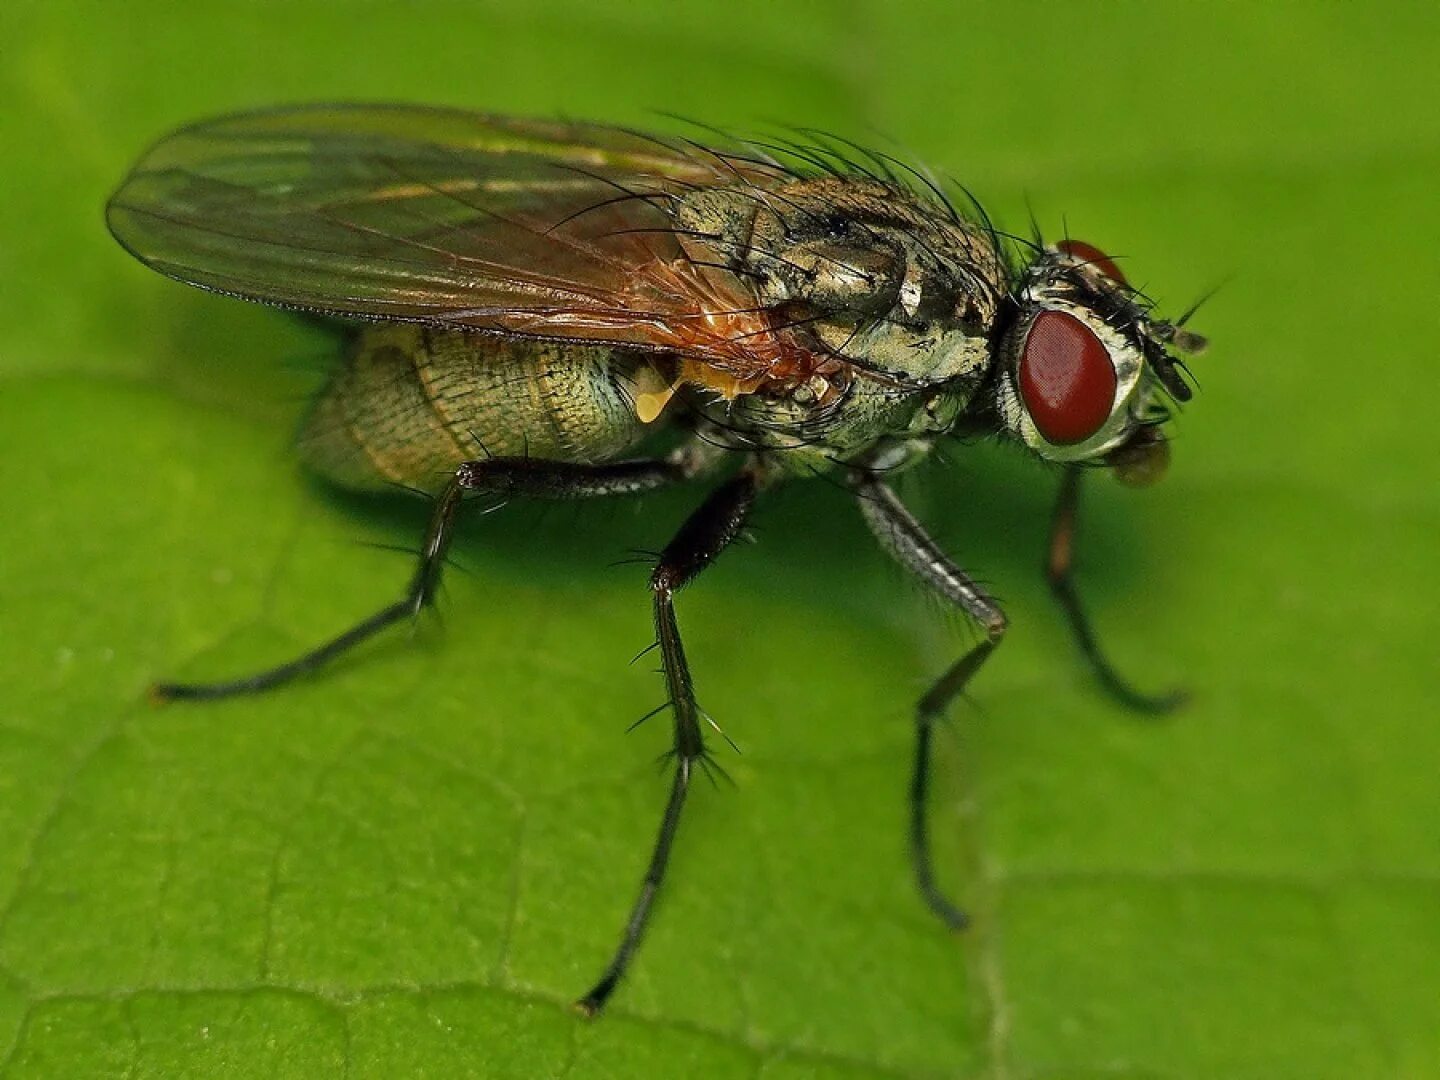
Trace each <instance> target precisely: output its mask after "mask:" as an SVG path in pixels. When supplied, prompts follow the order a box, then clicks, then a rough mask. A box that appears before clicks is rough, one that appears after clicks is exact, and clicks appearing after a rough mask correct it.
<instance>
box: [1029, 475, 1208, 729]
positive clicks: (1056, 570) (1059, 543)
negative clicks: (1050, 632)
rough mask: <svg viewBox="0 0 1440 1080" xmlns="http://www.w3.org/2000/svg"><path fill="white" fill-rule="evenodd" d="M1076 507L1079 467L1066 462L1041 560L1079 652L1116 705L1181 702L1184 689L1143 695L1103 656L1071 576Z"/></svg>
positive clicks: (1152, 709) (1154, 708)
mask: <svg viewBox="0 0 1440 1080" xmlns="http://www.w3.org/2000/svg"><path fill="white" fill-rule="evenodd" d="M1079 510H1080V467H1079V466H1077V465H1069V466H1066V468H1065V473H1064V475H1063V476H1062V477H1061V480H1060V493H1059V495H1058V496H1057V497H1056V500H1055V514H1054V517H1053V518H1052V519H1051V523H1050V549H1049V554H1048V555H1047V557H1046V560H1045V577H1046V579H1047V580H1048V581H1049V582H1050V591H1051V592H1052V593H1053V594H1054V596H1055V599H1056V601H1057V602H1058V603H1059V604H1060V610H1061V611H1063V612H1064V613H1065V621H1066V622H1067V623H1068V624H1069V626H1070V633H1071V636H1072V637H1074V639H1075V643H1076V645H1078V646H1079V648H1080V653H1081V655H1082V656H1084V658H1085V662H1086V663H1087V664H1088V665H1089V667H1090V670H1091V671H1092V672H1094V674H1095V678H1096V679H1097V680H1098V681H1099V683H1100V685H1101V686H1102V687H1103V688H1104V689H1105V692H1106V693H1108V694H1109V695H1110V696H1111V697H1112V698H1114V699H1115V700H1116V701H1118V702H1120V704H1122V705H1124V706H1126V707H1127V708H1130V709H1134V710H1135V711H1137V712H1145V713H1167V712H1170V711H1171V710H1172V709H1174V708H1175V707H1176V706H1178V705H1180V704H1182V703H1183V702H1184V701H1185V697H1186V695H1185V692H1184V691H1181V690H1172V691H1171V692H1170V693H1168V694H1153V695H1152V694H1144V693H1141V692H1140V691H1139V690H1136V689H1135V688H1134V687H1133V686H1131V685H1130V684H1129V682H1127V681H1126V680H1125V679H1124V678H1122V677H1121V675H1120V673H1119V672H1118V671H1116V670H1115V667H1114V665H1112V664H1111V663H1110V661H1109V660H1108V659H1107V658H1106V656H1105V653H1104V651H1103V650H1102V649H1101V648H1100V642H1099V640H1098V639H1097V638H1096V636H1095V631H1094V629H1093V628H1092V627H1091V625H1090V620H1089V618H1088V617H1087V616H1086V614H1085V609H1084V608H1083V607H1082V606H1081V604H1080V597H1079V594H1078V593H1077V592H1076V591H1075V579H1074V576H1073V567H1074V557H1075V533H1076V524H1077V518H1078V515H1079Z"/></svg>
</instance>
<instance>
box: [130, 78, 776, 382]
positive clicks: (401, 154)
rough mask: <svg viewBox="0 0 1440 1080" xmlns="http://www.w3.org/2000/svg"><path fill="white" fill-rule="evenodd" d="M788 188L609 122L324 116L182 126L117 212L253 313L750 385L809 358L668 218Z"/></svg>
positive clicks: (154, 250) (192, 274) (417, 113)
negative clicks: (473, 334) (703, 367)
mask: <svg viewBox="0 0 1440 1080" xmlns="http://www.w3.org/2000/svg"><path fill="white" fill-rule="evenodd" d="M779 175H781V173H780V170H779V169H778V168H776V169H772V168H771V167H770V166H768V165H765V164H764V163H760V162H744V161H741V160H740V159H736V158H730V157H727V156H724V155H721V154H718V153H715V152H710V151H704V150H701V149H699V148H690V147H688V146H680V147H676V146H671V145H668V144H666V143H663V142H661V141H659V140H654V139H650V138H648V137H646V136H643V135H639V134H634V133H631V132H627V131H623V130H620V129H614V128H607V127H603V126H599V125H593V124H568V123H544V122H535V121H524V120H514V119H507V118H503V117H494V116H485V115H481V114H476V113H469V112H464V111H459V110H447V109H433V108H419V107H408V106H373V105H365V106H361V105H334V106H313V107H301V108H294V109H286V110H279V111H271V112H259V113H252V114H242V115H237V116H231V117H224V118H221V119H217V120H212V121H207V122H204V123H201V124H197V125H195V126H192V127H187V128H183V129H181V130H180V131H177V132H175V133H174V134H172V135H170V136H168V137H167V138H165V139H164V140H162V141H161V142H160V143H158V144H157V145H156V146H154V147H153V148H152V149H151V150H150V151H149V152H148V153H147V154H146V155H145V157H144V158H142V159H141V161H140V162H139V163H138V164H137V165H136V167H135V169H134V170H133V171H132V172H131V174H130V176H129V177H128V178H127V179H126V180H125V182H124V183H123V184H122V185H121V187H120V189H119V190H118V191H117V192H116V193H115V195H114V196H113V197H112V198H111V200H110V203H109V206H108V210H107V219H108V222H109V225H110V229H111V231H112V232H113V233H114V234H115V236H116V238H117V239H118V240H119V241H120V243H121V244H123V245H124V246H125V247H126V248H127V249H128V250H129V251H130V252H132V253H133V254H134V255H135V256H136V257H137V258H139V259H140V260H141V261H142V262H144V263H146V264H147V265H148V266H151V267H153V268H154V269H156V270H158V271H159V272H161V273H163V274H165V275H167V276H169V277H172V278H175V279H177V280H180V281H184V282H188V283H190V284H193V285H197V286H200V287H202V288H206V289H211V290H215V291H218V292H223V293H228V294H232V295H236V296H240V297H244V298H246V299H250V300H256V301H260V302H263V303H269V304H276V305H281V306H286V307H294V308H302V309H306V310H310V311H315V312H321V313H325V314H330V315H336V316H348V317H355V318H376V319H397V320H412V321H422V322H428V323H433V324H437V325H443V326H448V327H453V328H464V329H473V330H482V331H490V332H497V333H505V334H515V335H523V336H529V337H546V338H562V339H566V340H574V341H590V342H614V343H623V344H628V345H633V346H636V347H640V348H653V349H667V350H674V351H677V352H682V353H685V354H687V355H690V356H694V357H697V358H700V359H703V360H706V361H707V362H710V363H713V364H715V365H716V366H719V367H721V368H724V369H726V370H729V371H731V372H734V373H737V374H741V375H747V374H752V373H758V369H760V368H768V369H769V370H774V369H775V367H776V365H777V364H781V366H789V365H788V364H786V363H784V362H783V358H782V357H783V354H785V353H787V352H789V351H791V350H793V349H795V348H796V346H795V345H794V343H793V342H790V341H788V340H787V339H786V337H785V334H784V331H783V330H778V331H777V330H776V329H774V328H773V325H772V322H771V319H770V314H769V313H768V312H765V311H761V310H758V309H757V307H756V303H755V299H754V296H753V294H752V293H750V291H749V290H748V289H746V287H745V286H744V284H743V283H742V282H741V281H740V280H739V279H738V278H736V277H735V276H734V275H732V274H730V273H729V272H728V271H725V270H723V268H720V267H718V266H714V265H710V264H702V263H697V262H696V261H694V260H693V259H692V258H690V257H688V256H687V254H686V251H685V248H684V246H683V245H682V244H681V242H680V239H679V238H678V237H677V236H676V235H675V233H674V231H673V225H672V222H671V219H670V216H669V213H668V212H667V209H668V208H669V207H670V206H671V205H673V203H674V201H675V200H676V199H677V198H679V197H681V196H682V195H683V193H684V192H685V191H687V190H690V189H693V188H695V187H703V186H713V185H717V184H737V183H741V184H746V185H749V186H751V187H754V188H755V189H756V190H759V189H760V188H761V187H762V186H763V185H765V184H773V183H774V182H775V180H776V179H777V177H778V176H779ZM792 359H793V358H792ZM801 366H804V365H803V364H802V365H801Z"/></svg>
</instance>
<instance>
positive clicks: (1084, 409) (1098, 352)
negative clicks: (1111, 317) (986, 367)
mask: <svg viewBox="0 0 1440 1080" xmlns="http://www.w3.org/2000/svg"><path fill="white" fill-rule="evenodd" d="M1115 385H1116V378H1115V365H1114V364H1112V363H1111V362H1110V353H1109V352H1108V351H1107V350H1106V348H1105V346H1104V345H1103V344H1102V343H1101V341H1100V339H1099V338H1098V337H1096V336H1095V335H1094V334H1093V333H1092V332H1091V330H1090V328H1089V327H1088V326H1086V325H1085V324H1084V323H1083V322H1081V321H1080V320H1079V319H1077V318H1075V316H1074V315H1070V314H1067V313H1066V312H1063V311H1042V312H1040V314H1039V315H1037V316H1035V321H1034V322H1033V323H1031V324H1030V332H1029V333H1028V334H1026V335H1025V347H1024V348H1023V349H1022V350H1021V353H1020V396H1021V397H1022V398H1023V399H1024V401H1025V408H1026V409H1027V410H1028V411H1029V413H1030V418H1031V419H1032V420H1033V421H1034V422H1035V427H1036V428H1038V429H1039V431H1040V434H1041V435H1043V436H1045V438H1046V439H1047V440H1048V441H1049V442H1051V443H1054V444H1055V445H1056V446H1070V445H1073V444H1074V443H1080V442H1084V441H1085V440H1086V439H1088V438H1090V436H1091V435H1094V434H1095V432H1097V431H1099V430H1100V428H1101V426H1102V425H1103V424H1104V423H1105V421H1106V420H1108V419H1109V417H1110V410H1111V408H1112V406H1113V405H1114V402H1115Z"/></svg>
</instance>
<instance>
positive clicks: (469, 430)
mask: <svg viewBox="0 0 1440 1080" xmlns="http://www.w3.org/2000/svg"><path fill="white" fill-rule="evenodd" d="M650 381H652V380H651V376H650V367H649V362H648V361H647V360H645V359H644V358H643V357H640V356H638V355H636V354H633V353H626V352H624V351H623V350H617V349H611V348H605V347H592V346H574V345H565V344H557V343H554V342H540V341H526V340H518V339H507V338H501V337H496V336H493V335H485V334H473V333H464V332H459V331H442V330H431V329H428V328H426V327H422V326H417V325H414V324H401V323H376V324H371V325H366V326H363V327H361V328H359V329H358V330H357V331H356V332H355V334H354V336H353V338H352V339H351V340H350V342H349V344H348V346H347V349H346V353H345V359H344V362H343V363H342V364H341V365H340V367H339V368H337V370H336V371H335V373H334V375H333V376H332V377H331V379H330V381H329V383H328V384H327V385H326V386H325V388H324V389H323V390H322V391H321V393H320V395H319V397H317V398H316V400H315V403H314V405H313V407H312V408H311V410H310V413H309V415H308V416H307V418H306V420H305V423H304V425H303V427H302V429H301V432H300V436H299V449H300V453H301V457H302V459H303V460H304V461H305V462H306V464H308V465H309V466H310V467H312V468H314V469H315V470H316V471H317V472H319V473H321V474H322V475H324V476H326V477H328V478H329V479H331V480H333V481H335V482H337V483H339V484H342V485H344V486H346V487H352V488H360V489H375V488H381V487H384V486H387V485H393V484H400V485H405V486H409V487H416V488H420V489H422V490H427V491H433V490H438V488H439V487H440V486H443V484H444V483H445V481H446V480H447V479H448V478H449V476H450V475H451V474H452V473H453V472H454V470H455V468H456V466H458V465H459V464H460V463H461V462H463V461H471V460H476V459H479V458H484V457H489V456H522V455H523V456H530V457H535V458H544V459H547V460H553V461H571V462H580V463H593V462H599V461H605V460H608V459H611V458H613V457H615V456H617V455H618V454H620V453H621V452H623V451H624V450H625V449H627V448H628V447H630V446H632V445H633V444H634V443H636V442H637V441H639V440H640V439H641V438H643V437H644V436H645V434H646V433H647V432H648V431H649V430H650V426H651V425H649V424H647V422H646V419H644V418H642V416H641V415H640V413H641V411H643V410H641V409H639V408H638V407H637V393H636V389H635V388H636V386H637V385H640V384H647V383H648V382H650ZM656 415H658V410H657V411H656V414H652V415H651V416H649V419H650V420H652V421H653V420H654V419H655V417H656Z"/></svg>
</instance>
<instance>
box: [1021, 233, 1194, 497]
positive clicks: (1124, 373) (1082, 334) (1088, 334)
mask: <svg viewBox="0 0 1440 1080" xmlns="http://www.w3.org/2000/svg"><path fill="white" fill-rule="evenodd" d="M1012 302H1013V308H1012V312H1011V314H1012V316H1013V317H1012V319H1011V320H1010V322H1009V324H1008V326H1007V327H1006V328H1005V330H1004V332H1003V334H1002V335H1001V337H1000V343H999V362H1000V368H999V381H998V388H997V396H998V400H997V405H998V410H999V413H1000V416H1001V418H1002V419H1003V421H1004V424H1005V427H1006V429H1007V430H1009V431H1010V432H1011V433H1012V434H1014V435H1015V436H1017V437H1018V438H1020V439H1021V441H1023V442H1024V443H1025V445H1026V446H1028V447H1029V448H1030V449H1031V450H1033V451H1034V452H1035V453H1037V454H1039V455H1040V456H1041V457H1043V458H1047V459H1048V460H1050V461H1059V462H1094V463H1102V464H1106V465H1110V466H1112V467H1113V468H1114V469H1115V471H1116V474H1117V475H1118V476H1119V478H1120V479H1121V480H1122V481H1124V482H1127V483H1131V484H1135V485H1141V484H1147V483H1151V482H1153V481H1154V480H1157V479H1159V477H1160V476H1161V475H1163V473H1164V471H1165V466H1166V464H1167V462H1168V460H1169V452H1168V449H1167V447H1166V443H1165V438H1164V435H1163V434H1162V432H1161V425H1162V424H1163V422H1164V421H1165V419H1166V418H1167V417H1168V416H1169V412H1168V410H1167V408H1166V406H1165V399H1166V398H1169V399H1170V400H1173V401H1176V402H1184V401H1188V400H1189V398H1190V387H1189V386H1188V385H1187V384H1186V383H1185V380H1184V379H1183V378H1182V371H1183V367H1182V365H1181V363H1180V361H1179V360H1178V359H1177V358H1176V357H1175V356H1174V355H1172V354H1181V355H1185V354H1195V353H1198V352H1200V351H1201V350H1203V349H1204V348H1205V344H1206V343H1205V339H1204V338H1203V337H1201V336H1200V335H1199V334H1195V333H1192V332H1191V331H1189V330H1186V329H1185V328H1184V323H1185V321H1186V319H1185V318H1181V319H1179V320H1178V321H1177V322H1174V323H1169V322H1164V321H1161V320H1157V319H1154V318H1152V317H1151V312H1150V307H1149V305H1148V303H1146V302H1145V300H1144V298H1143V297H1141V296H1140V295H1139V294H1138V293H1137V292H1136V291H1135V290H1134V289H1132V288H1131V287H1130V285H1129V283H1128V282H1126V280H1125V277H1124V275H1123V274H1122V273H1121V272H1120V270H1119V268H1118V267H1116V265H1115V264H1114V262H1113V261H1111V260H1110V259H1109V258H1108V257H1107V256H1105V255H1104V254H1103V253H1101V252H1100V251H1099V250H1098V249H1096V248H1094V247H1091V246H1090V245H1089V244H1085V243H1081V242H1079V241H1074V240H1067V241H1063V242H1061V243H1059V244H1056V245H1055V246H1053V247H1048V248H1045V249H1044V250H1043V251H1041V252H1040V253H1039V254H1038V255H1037V256H1036V257H1035V258H1034V259H1033V261H1032V262H1031V263H1030V265H1029V266H1028V267H1027V268H1026V269H1025V271H1024V273H1023V275H1022V277H1021V280H1020V285H1019V288H1018V289H1016V291H1015V293H1014V295H1013V296H1012ZM1187 317H1188V316H1187Z"/></svg>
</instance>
